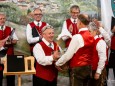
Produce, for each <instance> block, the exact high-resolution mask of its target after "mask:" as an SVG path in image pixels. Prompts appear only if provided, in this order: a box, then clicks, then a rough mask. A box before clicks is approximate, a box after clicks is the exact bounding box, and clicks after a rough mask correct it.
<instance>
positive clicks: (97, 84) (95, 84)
mask: <svg viewBox="0 0 115 86" xmlns="http://www.w3.org/2000/svg"><path fill="white" fill-rule="evenodd" d="M95 73H96V70H93V71H92V78H91V79H90V82H89V86H105V80H106V69H105V68H104V69H103V71H102V73H101V75H100V78H99V79H98V80H95V79H94V75H95Z"/></svg>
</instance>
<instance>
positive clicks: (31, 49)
mask: <svg viewBox="0 0 115 86" xmlns="http://www.w3.org/2000/svg"><path fill="white" fill-rule="evenodd" d="M29 24H30V26H31V28H32V29H35V28H36V29H37V30H38V32H39V33H40V35H41V30H42V28H43V27H44V26H46V23H45V22H42V25H41V26H40V27H39V26H36V25H35V24H34V22H31V23H29ZM33 27H35V28H33ZM35 44H36V43H35ZM35 44H30V51H31V52H33V47H34V45H35Z"/></svg>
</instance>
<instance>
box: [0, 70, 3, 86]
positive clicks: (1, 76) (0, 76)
mask: <svg viewBox="0 0 115 86" xmlns="http://www.w3.org/2000/svg"><path fill="white" fill-rule="evenodd" d="M2 82H3V71H0V86H2Z"/></svg>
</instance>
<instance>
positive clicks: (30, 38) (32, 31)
mask: <svg viewBox="0 0 115 86" xmlns="http://www.w3.org/2000/svg"><path fill="white" fill-rule="evenodd" d="M42 17H43V13H42V10H41V9H40V8H35V9H34V11H33V18H34V21H33V22H31V23H29V24H28V25H27V28H26V37H27V42H28V43H29V45H30V52H31V55H32V56H33V47H34V45H35V44H36V43H38V42H40V41H41V38H42V36H41V30H42V28H43V27H44V26H46V25H48V24H47V23H46V22H42V21H41V19H42ZM35 62H36V61H35ZM35 80H36V76H34V75H33V86H34V84H35V83H36V81H35Z"/></svg>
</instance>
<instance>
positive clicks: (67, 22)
mask: <svg viewBox="0 0 115 86" xmlns="http://www.w3.org/2000/svg"><path fill="white" fill-rule="evenodd" d="M66 24H67V29H68V30H69V27H70V25H72V27H73V30H72V36H73V35H75V34H77V33H78V28H77V24H75V23H72V22H71V20H70V19H67V20H66ZM69 31H70V30H69ZM70 41H71V38H69V39H67V40H66V45H65V47H68V46H69V43H70Z"/></svg>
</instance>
